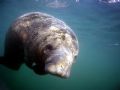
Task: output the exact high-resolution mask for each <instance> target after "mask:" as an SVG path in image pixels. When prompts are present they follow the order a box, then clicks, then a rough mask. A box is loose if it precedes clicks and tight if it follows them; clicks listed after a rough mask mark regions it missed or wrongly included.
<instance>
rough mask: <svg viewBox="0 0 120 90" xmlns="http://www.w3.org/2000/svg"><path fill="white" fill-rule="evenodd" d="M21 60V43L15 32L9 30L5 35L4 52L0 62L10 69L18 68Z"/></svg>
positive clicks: (22, 57) (22, 55)
mask: <svg viewBox="0 0 120 90" xmlns="http://www.w3.org/2000/svg"><path fill="white" fill-rule="evenodd" d="M23 62H24V49H23V44H22V42H21V40H20V39H19V38H18V35H17V34H16V33H15V32H13V31H11V30H9V32H8V33H7V35H6V41H5V54H4V56H3V57H0V64H2V65H4V66H6V67H8V68H10V69H13V70H18V69H19V68H20V66H21V64H22V63H23Z"/></svg>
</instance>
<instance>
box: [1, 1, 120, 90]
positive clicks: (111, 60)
mask: <svg viewBox="0 0 120 90" xmlns="http://www.w3.org/2000/svg"><path fill="white" fill-rule="evenodd" d="M53 1H54V0H0V56H2V55H3V53H4V40H5V34H6V32H7V30H8V28H9V26H10V24H11V23H12V22H13V21H14V20H15V19H16V18H17V17H19V16H20V15H22V14H24V13H27V12H34V11H39V12H45V13H48V14H51V15H53V16H55V17H57V18H59V19H61V20H63V21H65V22H66V23H67V24H68V25H69V26H70V27H71V28H72V29H73V31H74V32H75V33H76V35H77V37H78V40H79V44H80V52H79V55H78V57H77V60H76V63H75V64H74V65H73V67H72V71H71V75H70V78H68V79H61V78H58V77H55V76H52V75H45V76H40V75H37V74H35V73H34V72H33V71H32V70H31V69H29V68H28V67H27V66H26V65H24V64H23V65H22V66H21V68H20V69H19V70H18V71H14V70H11V69H9V68H7V67H4V66H2V65H0V90H120V3H116V4H107V3H100V2H98V0H58V1H61V2H60V4H62V7H61V5H59V4H58V3H57V5H59V6H55V7H54V6H52V7H51V5H50V3H51V2H53ZM63 6H64V7H63Z"/></svg>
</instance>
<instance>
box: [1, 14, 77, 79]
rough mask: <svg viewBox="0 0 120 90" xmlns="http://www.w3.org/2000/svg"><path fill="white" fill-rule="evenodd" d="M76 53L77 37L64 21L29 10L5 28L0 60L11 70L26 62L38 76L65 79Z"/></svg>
mask: <svg viewBox="0 0 120 90" xmlns="http://www.w3.org/2000/svg"><path fill="white" fill-rule="evenodd" d="M78 52H79V45H78V39H77V37H76V35H75V33H74V32H73V30H72V29H71V28H70V27H69V26H68V25H67V24H66V23H64V22H63V21H61V20H59V19H57V18H55V17H54V16H51V15H48V14H46V13H42V12H30V13H26V14H24V15H22V16H20V17H18V18H17V19H16V20H15V21H14V22H13V23H12V24H11V26H10V28H9V29H8V32H7V34H6V39H5V52H4V56H1V57H0V63H1V64H2V65H4V66H7V67H9V68H11V69H14V70H18V69H19V68H20V66H21V65H22V64H23V63H25V64H26V66H28V67H29V68H31V69H32V70H33V71H34V72H35V73H37V74H39V75H45V74H52V75H55V76H58V77H61V78H68V77H69V76H70V71H71V66H72V64H73V63H74V61H75V60H76V56H77V55H78Z"/></svg>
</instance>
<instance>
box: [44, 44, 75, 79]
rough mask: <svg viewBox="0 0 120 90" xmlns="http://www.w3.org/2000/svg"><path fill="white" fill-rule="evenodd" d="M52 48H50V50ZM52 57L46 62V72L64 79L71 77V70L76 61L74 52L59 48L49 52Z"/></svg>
mask: <svg viewBox="0 0 120 90" xmlns="http://www.w3.org/2000/svg"><path fill="white" fill-rule="evenodd" d="M51 47H52V46H49V49H50V48H51ZM47 53H49V54H50V56H49V57H48V58H47V59H46V61H45V71H46V72H47V73H49V74H52V75H56V76H59V77H62V78H68V77H69V76H70V70H71V66H72V63H73V61H74V58H75V57H73V55H72V52H71V51H70V50H69V49H68V48H65V47H59V48H58V49H56V50H54V51H52V52H51V51H50V52H49V51H47Z"/></svg>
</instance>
